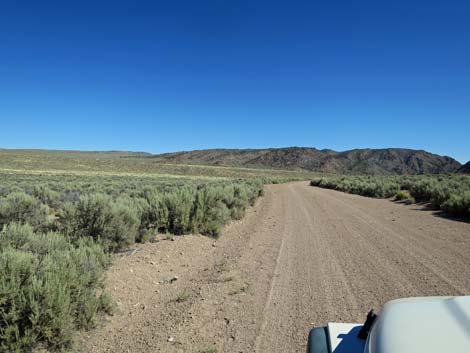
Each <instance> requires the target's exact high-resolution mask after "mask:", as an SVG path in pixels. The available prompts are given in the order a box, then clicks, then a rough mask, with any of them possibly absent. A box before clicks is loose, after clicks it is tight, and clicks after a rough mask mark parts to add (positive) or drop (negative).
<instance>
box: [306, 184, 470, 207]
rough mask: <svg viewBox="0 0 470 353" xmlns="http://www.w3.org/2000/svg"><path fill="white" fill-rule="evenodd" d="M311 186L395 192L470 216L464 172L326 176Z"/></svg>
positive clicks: (371, 192)
mask: <svg viewBox="0 0 470 353" xmlns="http://www.w3.org/2000/svg"><path fill="white" fill-rule="evenodd" d="M310 185H311V186H318V187H322V188H328V189H335V190H339V191H344V192H349V193H353V194H359V195H363V196H369V197H391V196H393V195H395V198H396V199H397V200H404V199H406V200H408V201H409V202H415V200H416V201H418V202H426V203H430V204H431V205H432V206H434V207H436V208H440V209H442V210H444V211H445V212H447V213H449V214H453V215H460V216H469V215H470V212H469V211H468V193H470V177H468V176H463V175H462V176H460V175H439V176H390V177H372V176H367V177H364V176H343V177H326V178H317V179H314V180H312V181H311V182H310ZM405 190H407V191H405Z"/></svg>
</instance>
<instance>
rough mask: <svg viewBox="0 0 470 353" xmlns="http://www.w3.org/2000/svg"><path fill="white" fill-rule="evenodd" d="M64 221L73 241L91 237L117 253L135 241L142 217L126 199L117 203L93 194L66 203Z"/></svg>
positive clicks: (101, 195) (105, 196)
mask: <svg viewBox="0 0 470 353" xmlns="http://www.w3.org/2000/svg"><path fill="white" fill-rule="evenodd" d="M62 222H63V225H64V231H65V233H66V234H67V235H68V236H70V238H71V239H72V240H73V241H75V242H76V241H78V240H79V239H80V238H83V237H90V238H92V239H94V240H96V241H97V242H99V243H100V244H102V245H103V247H104V249H105V250H106V251H109V252H114V251H118V250H121V249H123V248H125V247H127V246H129V245H131V244H132V243H134V241H135V238H136V235H137V230H138V227H139V216H138V213H137V211H136V210H135V209H133V208H131V207H130V206H129V205H128V204H126V203H124V202H115V201H113V200H112V199H111V197H109V196H107V195H103V194H91V195H87V196H84V197H83V198H81V199H80V201H78V202H76V203H74V204H67V205H66V206H64V209H63V211H62Z"/></svg>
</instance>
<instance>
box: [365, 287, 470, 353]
mask: <svg viewBox="0 0 470 353" xmlns="http://www.w3.org/2000/svg"><path fill="white" fill-rule="evenodd" d="M364 352H365V353H419V352H423V353H424V352H426V353H442V352H449V353H468V352H470V296H466V297H427V298H408V299H398V300H392V301H390V302H388V303H387V304H385V305H384V307H383V308H382V310H381V312H380V314H379V317H378V319H377V322H376V323H375V324H374V326H373V328H372V331H371V333H370V335H369V338H368V340H367V343H366V347H365V351H364Z"/></svg>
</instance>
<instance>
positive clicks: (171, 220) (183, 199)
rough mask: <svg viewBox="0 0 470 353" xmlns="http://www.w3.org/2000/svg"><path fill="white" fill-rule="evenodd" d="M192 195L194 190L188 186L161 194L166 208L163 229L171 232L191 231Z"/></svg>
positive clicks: (183, 232)
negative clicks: (166, 212) (166, 216)
mask: <svg viewBox="0 0 470 353" xmlns="http://www.w3.org/2000/svg"><path fill="white" fill-rule="evenodd" d="M194 196H195V192H194V190H193V189H192V188H189V187H182V188H180V189H178V190H176V191H174V192H169V193H166V194H164V195H163V204H164V205H165V207H166V209H167V210H168V221H167V224H166V225H165V226H164V227H163V229H164V230H166V231H168V232H170V233H173V234H187V233H189V232H190V231H191V211H192V209H193V203H194Z"/></svg>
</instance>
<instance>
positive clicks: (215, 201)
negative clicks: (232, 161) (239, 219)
mask: <svg viewBox="0 0 470 353" xmlns="http://www.w3.org/2000/svg"><path fill="white" fill-rule="evenodd" d="M230 191H231V190H230V189H227V188H222V187H204V188H202V189H200V190H198V191H197V193H196V198H195V202H194V208H193V211H192V216H191V223H192V229H193V231H194V232H195V233H201V234H205V235H210V236H214V237H216V236H218V235H219V233H220V229H221V228H222V226H223V225H224V224H225V223H227V221H228V220H229V219H230V211H229V209H228V208H227V205H226V204H225V203H224V198H225V197H226V196H228V195H226V193H227V194H230Z"/></svg>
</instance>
